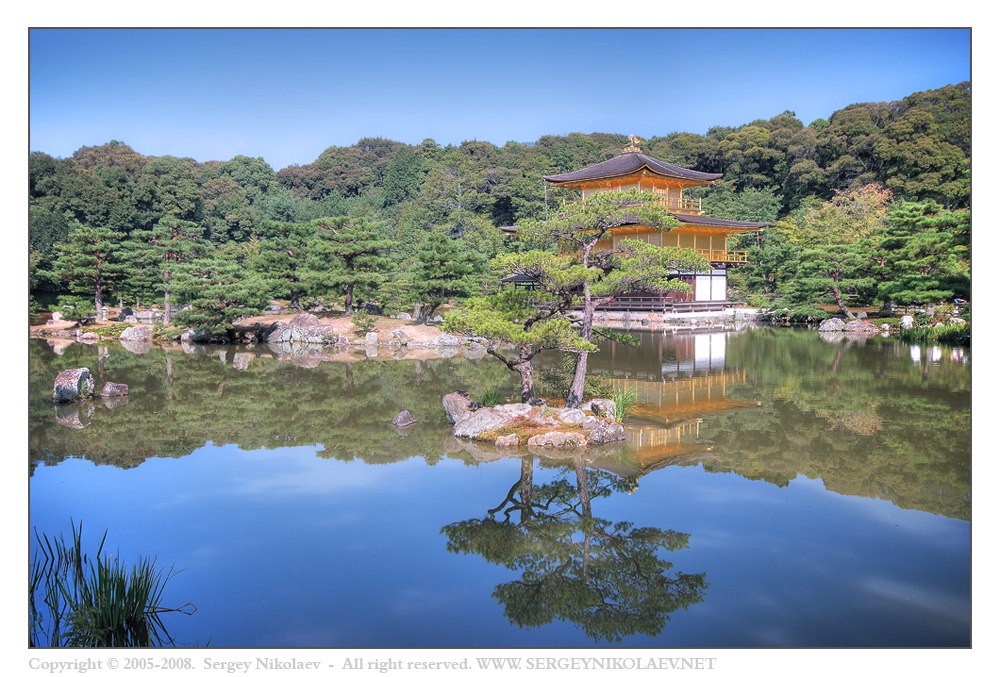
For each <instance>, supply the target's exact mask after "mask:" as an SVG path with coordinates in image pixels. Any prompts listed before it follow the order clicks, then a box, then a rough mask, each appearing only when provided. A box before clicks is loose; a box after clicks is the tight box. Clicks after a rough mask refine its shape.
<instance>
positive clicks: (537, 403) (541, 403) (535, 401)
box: [528, 397, 549, 407]
mask: <svg viewBox="0 0 1000 677" xmlns="http://www.w3.org/2000/svg"><path fill="white" fill-rule="evenodd" d="M528 404H530V405H531V406H533V407H547V406H548V404H549V403H548V402H547V401H545V400H544V399H542V398H541V397H532V398H531V399H530V400H528Z"/></svg>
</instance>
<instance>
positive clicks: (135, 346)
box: [121, 327, 153, 355]
mask: <svg viewBox="0 0 1000 677" xmlns="http://www.w3.org/2000/svg"><path fill="white" fill-rule="evenodd" d="M147 328H148V327H147ZM123 333H124V332H123ZM121 344H122V347H123V348H125V350H127V351H129V352H130V353H135V354H136V355H145V354H146V353H148V352H149V351H150V350H152V348H153V344H152V343H150V342H149V341H124V340H123V341H121Z"/></svg>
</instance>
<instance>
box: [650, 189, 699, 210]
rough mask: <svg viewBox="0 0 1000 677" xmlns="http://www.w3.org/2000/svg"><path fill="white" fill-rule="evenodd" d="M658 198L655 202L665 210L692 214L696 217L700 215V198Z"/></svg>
mask: <svg viewBox="0 0 1000 677" xmlns="http://www.w3.org/2000/svg"><path fill="white" fill-rule="evenodd" d="M658 195H659V194H658ZM659 197H660V199H659V200H658V201H657V202H658V203H659V204H661V205H663V206H664V207H666V208H667V209H675V210H682V211H685V212H693V213H694V214H696V215H697V214H701V198H688V197H665V196H663V195H660V196H659Z"/></svg>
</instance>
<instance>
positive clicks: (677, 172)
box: [543, 153, 722, 183]
mask: <svg viewBox="0 0 1000 677" xmlns="http://www.w3.org/2000/svg"><path fill="white" fill-rule="evenodd" d="M643 168H646V169H648V170H649V171H651V172H652V173H653V174H658V175H660V176H666V177H670V178H676V179H688V180H692V181H714V180H715V179H718V178H721V177H722V174H708V173H706V172H697V171H695V170H693V169H684V168H683V167H678V166H676V165H672V164H670V163H668V162H661V161H660V160H657V159H656V158H652V157H649V156H648V155H643V154H642V153H622V154H621V155H619V156H618V157H613V158H611V159H610V160H605V161H604V162H599V163H597V164H596V165H593V166H591V167H585V168H583V169H578V170H577V171H575V172H568V173H566V174H553V175H552V176H546V177H543V178H544V179H545V180H546V181H548V182H549V183H572V182H575V181H595V180H598V179H608V178H612V177H615V176H626V175H628V174H632V173H634V172H637V171H639V170H640V169H643Z"/></svg>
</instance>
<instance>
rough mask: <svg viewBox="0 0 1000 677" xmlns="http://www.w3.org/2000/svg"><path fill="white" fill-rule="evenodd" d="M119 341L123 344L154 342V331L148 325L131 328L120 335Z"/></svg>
mask: <svg viewBox="0 0 1000 677" xmlns="http://www.w3.org/2000/svg"><path fill="white" fill-rule="evenodd" d="M118 339H119V340H120V341H121V342H122V343H127V342H133V343H141V342H143V341H152V340H153V330H152V329H151V328H149V327H148V326H146V325H136V326H135V327H129V328H128V329H126V330H125V331H123V332H122V333H121V334H119V335H118Z"/></svg>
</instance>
